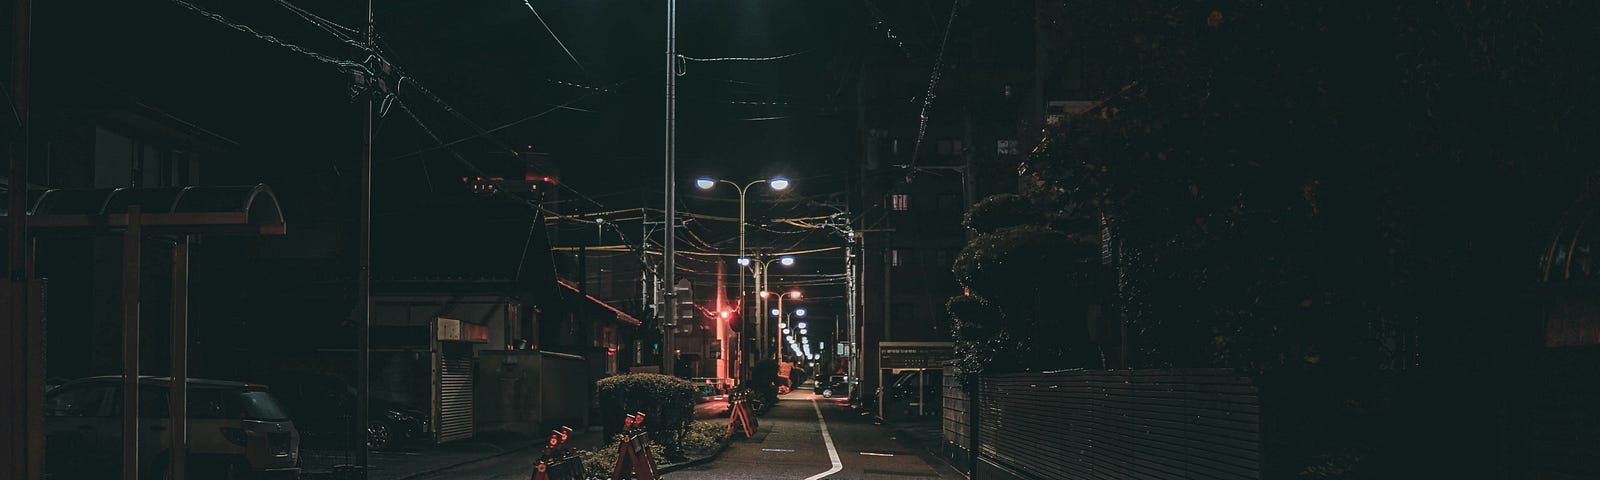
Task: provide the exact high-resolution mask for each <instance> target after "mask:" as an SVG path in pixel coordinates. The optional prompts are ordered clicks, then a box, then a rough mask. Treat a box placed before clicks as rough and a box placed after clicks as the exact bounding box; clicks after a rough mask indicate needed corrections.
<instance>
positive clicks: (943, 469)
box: [882, 417, 967, 478]
mask: <svg viewBox="0 0 1600 480" xmlns="http://www.w3.org/2000/svg"><path fill="white" fill-rule="evenodd" d="M882 426H883V427H885V428H888V429H889V430H890V431H891V432H893V435H894V436H893V437H890V438H891V439H896V440H900V441H902V442H905V443H906V445H907V446H910V447H912V448H915V449H917V450H918V454H919V455H920V456H921V457H922V458H923V460H925V461H927V462H928V463H929V464H934V465H936V466H937V467H938V468H937V469H938V470H940V474H941V476H945V477H947V478H948V477H949V476H950V475H951V474H954V475H960V476H963V477H965V476H967V475H966V470H967V466H966V465H957V464H956V463H957V462H955V461H953V460H952V459H951V458H950V455H949V452H947V451H946V449H945V445H944V420H943V419H942V418H939V417H931V418H921V419H916V420H900V421H897V422H894V423H884V424H883V425H882Z"/></svg>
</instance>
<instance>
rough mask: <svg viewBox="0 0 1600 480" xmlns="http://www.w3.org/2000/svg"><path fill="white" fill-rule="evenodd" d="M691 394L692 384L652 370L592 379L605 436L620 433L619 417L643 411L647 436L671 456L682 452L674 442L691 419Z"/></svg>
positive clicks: (692, 394) (620, 421) (679, 438)
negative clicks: (665, 448)
mask: <svg viewBox="0 0 1600 480" xmlns="http://www.w3.org/2000/svg"><path fill="white" fill-rule="evenodd" d="M694 394H695V385H694V383H692V382H690V381H688V380H684V379H681V378H677V377H672V376H667V375H660V374H655V373H631V374H627V375H617V376H614V377H608V378H605V379H602V380H600V381H598V382H595V395H596V397H598V399H599V401H600V414H601V416H602V418H601V423H602V424H603V425H605V428H606V435H615V434H618V433H621V432H622V419H623V416H625V415H627V414H630V413H634V412H644V414H645V422H644V426H645V428H646V429H648V430H649V431H650V438H651V439H652V440H654V441H656V442H658V443H661V444H662V445H664V446H666V447H667V452H668V454H669V455H672V456H678V455H681V454H682V450H681V448H679V446H678V444H679V440H681V437H682V435H683V432H684V430H686V429H688V428H689V422H690V421H692V420H694Z"/></svg>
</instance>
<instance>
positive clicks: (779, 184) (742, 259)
mask: <svg viewBox="0 0 1600 480" xmlns="http://www.w3.org/2000/svg"><path fill="white" fill-rule="evenodd" d="M718 182H721V183H726V184H729V185H733V188H734V189H737V190H738V191H739V266H740V267H748V266H750V263H751V262H750V258H749V257H746V256H745V250H744V240H745V236H744V225H745V223H748V222H746V221H745V201H744V199H745V194H746V193H748V192H749V191H750V187H753V186H755V185H756V184H758V183H766V184H767V185H768V186H770V187H772V189H773V190H784V189H786V188H789V179H787V178H784V177H773V178H772V179H771V180H767V179H758V180H751V181H750V182H749V183H746V184H744V185H740V184H737V183H734V182H731V181H728V180H723V179H718V178H711V177H700V178H697V179H695V181H694V186H695V187H699V188H700V189H701V190H710V189H712V188H714V187H716V186H717V183H718ZM784 265H788V263H785V264H784ZM756 267H757V268H756V270H755V271H753V272H752V275H755V276H756V278H757V283H758V284H759V283H760V275H761V272H760V268H759V267H760V265H757V266H756ZM756 288H757V289H760V288H761V287H760V286H759V285H758V286H757V287H756ZM739 298H740V299H741V303H742V302H743V299H744V298H745V297H744V273H743V272H740V275H739ZM740 310H741V312H742V311H743V309H740ZM759 311H760V310H759V308H758V309H756V310H751V312H752V314H751V316H752V317H756V316H759V315H758V314H755V313H754V312H759ZM765 344H766V341H765V340H763V341H762V343H761V345H762V346H761V347H760V348H765ZM752 360H753V359H752ZM745 366H746V367H747V368H748V367H750V366H751V365H750V362H747V363H746V364H745ZM746 373H749V372H748V371H747V372H746ZM746 376H748V375H746Z"/></svg>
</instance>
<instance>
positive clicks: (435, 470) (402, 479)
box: [394, 442, 544, 480]
mask: <svg viewBox="0 0 1600 480" xmlns="http://www.w3.org/2000/svg"><path fill="white" fill-rule="evenodd" d="M541 445H544V444H543V443H539V442H531V443H529V444H527V445H523V446H521V447H517V448H513V449H510V450H506V451H504V452H500V453H496V454H494V455H489V456H486V457H478V458H474V459H471V460H464V461H461V462H457V463H453V464H450V465H445V466H442V467H438V468H433V469H429V470H423V471H419V472H416V473H413V474H410V475H405V476H402V477H396V478H395V479H394V480H407V479H411V478H417V477H421V476H423V475H432V474H435V473H439V472H442V471H445V470H449V469H452V468H456V467H459V466H462V465H467V464H472V463H478V462H481V461H484V460H489V459H493V458H500V457H504V456H506V455H510V454H513V453H519V452H522V451H524V450H528V449H531V448H535V447H538V446H541Z"/></svg>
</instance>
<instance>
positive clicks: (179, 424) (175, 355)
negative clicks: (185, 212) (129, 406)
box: [167, 235, 191, 480]
mask: <svg viewBox="0 0 1600 480" xmlns="http://www.w3.org/2000/svg"><path fill="white" fill-rule="evenodd" d="M190 239H191V237H190V236H189V235H182V236H180V237H178V242H177V243H176V244H174V245H173V246H172V341H171V343H172V373H171V376H172V385H171V390H170V391H169V393H167V402H168V404H167V411H168V412H170V413H171V415H168V416H169V417H171V418H172V421H171V422H170V424H169V426H168V430H167V434H168V435H171V440H170V442H169V443H168V444H169V445H171V446H172V448H171V450H170V452H171V458H170V459H169V460H170V462H169V463H168V465H169V466H168V468H169V469H170V472H171V474H170V475H168V476H167V478H168V479H170V480H183V479H184V472H185V470H187V467H186V463H187V460H186V459H187V457H188V449H189V398H188V394H189V388H188V387H189V241H190Z"/></svg>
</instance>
